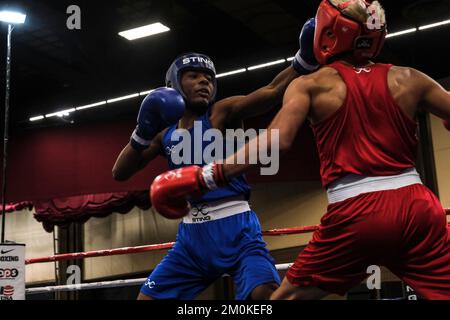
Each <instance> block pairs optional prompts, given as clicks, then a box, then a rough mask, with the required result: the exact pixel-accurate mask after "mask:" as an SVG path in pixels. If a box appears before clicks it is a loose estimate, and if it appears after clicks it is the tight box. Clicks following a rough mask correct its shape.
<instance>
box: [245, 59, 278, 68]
mask: <svg viewBox="0 0 450 320" xmlns="http://www.w3.org/2000/svg"><path fill="white" fill-rule="evenodd" d="M285 62H286V59H280V60H276V61H272V62H267V63H263V64H259V65H256V66H253V67H249V68H247V69H248V70H249V71H252V70H256V69H261V68H266V67H270V66H273V65H276V64H281V63H285Z"/></svg>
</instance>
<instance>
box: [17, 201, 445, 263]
mask: <svg viewBox="0 0 450 320" xmlns="http://www.w3.org/2000/svg"><path fill="white" fill-rule="evenodd" d="M444 211H445V213H446V215H450V208H445V209H444ZM318 228H319V225H313V226H306V227H293V228H285V229H272V230H267V231H263V232H262V234H263V235H264V236H269V237H272V236H282V235H290V234H303V233H310V232H314V231H316V230H317V229H318ZM174 244H175V242H168V243H162V244H151V245H145V246H137V247H125V248H117V249H109V250H96V251H88V252H76V253H63V254H57V255H53V256H47V257H41V258H31V259H26V260H25V264H33V263H45V262H54V261H64V260H71V259H84V258H92V257H104V256H112V255H121V254H130V253H141V252H147V251H156V250H164V249H170V248H172V247H173V245H174Z"/></svg>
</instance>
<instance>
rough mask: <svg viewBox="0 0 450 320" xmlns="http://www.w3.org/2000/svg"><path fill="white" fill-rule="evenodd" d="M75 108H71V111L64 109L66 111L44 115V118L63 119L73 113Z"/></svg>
mask: <svg viewBox="0 0 450 320" xmlns="http://www.w3.org/2000/svg"><path fill="white" fill-rule="evenodd" d="M75 111H76V110H75V108H71V109H66V110H60V111H56V112H53V113H49V114H46V115H45V117H46V118H51V117H60V118H62V117H64V116H68V115H69V114H70V113H71V112H75Z"/></svg>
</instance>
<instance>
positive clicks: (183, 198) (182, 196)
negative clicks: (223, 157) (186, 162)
mask: <svg viewBox="0 0 450 320" xmlns="http://www.w3.org/2000/svg"><path fill="white" fill-rule="evenodd" d="M225 184H226V179H225V177H224V176H223V173H222V165H221V164H216V163H212V164H209V165H206V166H204V167H203V168H201V167H199V166H189V167H184V168H181V169H176V170H172V171H168V172H165V173H163V174H161V175H159V176H158V177H156V179H155V180H154V181H153V183H152V185H151V187H150V199H151V202H152V206H153V208H155V210H156V211H157V212H158V213H160V214H161V215H162V216H164V217H166V218H168V219H180V218H182V217H184V216H185V215H187V214H188V213H189V210H190V207H189V203H188V199H190V198H199V197H201V196H202V194H203V193H205V192H208V191H211V190H215V189H218V188H219V187H221V186H224V185H225Z"/></svg>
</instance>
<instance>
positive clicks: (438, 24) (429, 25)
mask: <svg viewBox="0 0 450 320" xmlns="http://www.w3.org/2000/svg"><path fill="white" fill-rule="evenodd" d="M446 24H450V20H445V21H441V22H436V23H432V24H428V25H425V26H422V27H419V30H426V29H430V28H435V27H440V26H443V25H446Z"/></svg>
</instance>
